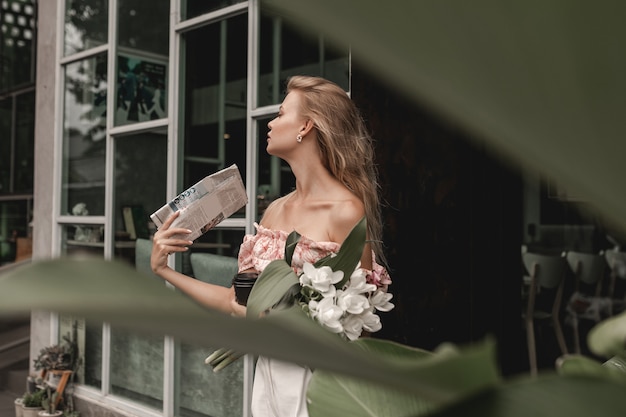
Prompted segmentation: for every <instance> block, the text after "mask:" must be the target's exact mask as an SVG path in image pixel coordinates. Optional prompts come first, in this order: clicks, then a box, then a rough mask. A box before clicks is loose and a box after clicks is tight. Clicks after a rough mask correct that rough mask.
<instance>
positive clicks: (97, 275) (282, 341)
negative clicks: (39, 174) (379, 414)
mask: <svg viewBox="0 0 626 417" xmlns="http://www.w3.org/2000/svg"><path fill="white" fill-rule="evenodd" d="M31 310H51V311H56V312H58V313H60V314H68V315H73V316H77V317H84V318H85V319H87V320H93V321H106V322H108V323H110V324H111V325H113V326H115V327H118V328H120V329H127V330H130V331H133V332H137V333H143V334H153V335H160V336H163V335H170V336H173V337H175V338H178V339H180V340H181V341H183V342H186V343H191V344H197V345H200V346H223V347H224V348H226V349H234V350H235V351H237V352H246V353H252V354H257V355H264V356H267V357H272V358H276V359H280V360H284V361H288V362H293V363H300V364H303V365H306V366H309V367H311V368H312V369H320V370H331V371H333V372H335V373H338V374H344V375H350V376H352V377H356V378H360V379H363V380H366V381H376V382H380V383H383V384H385V385H387V386H389V387H395V388H396V389H397V390H399V391H405V392H408V393H410V394H412V395H417V396H419V397H423V398H426V399H428V400H429V401H433V402H435V403H441V402H446V401H451V400H454V399H455V398H458V397H460V396H464V395H466V394H467V393H468V392H475V391H477V390H480V389H483V388H485V387H487V386H490V385H493V384H495V383H496V382H497V380H496V378H494V380H492V381H483V382H481V384H480V385H465V384H463V383H459V382H461V381H463V379H464V375H465V374H466V369H467V367H466V365H467V364H464V365H463V366H458V367H456V368H454V370H453V373H451V374H450V375H447V376H446V378H442V380H440V381H437V380H436V378H435V379H433V378H431V377H427V378H424V377H422V376H421V375H422V374H423V367H422V366H421V364H419V363H415V362H414V361H413V360H409V359H405V360H396V359H391V358H387V357H385V356H380V355H376V354H373V353H371V352H367V351H364V350H363V349H359V348H358V347H357V346H356V345H354V344H350V343H349V342H346V341H344V340H343V339H341V338H340V337H338V336H337V335H334V334H332V333H330V332H328V331H326V330H324V329H323V328H322V327H321V326H319V325H318V324H317V323H315V322H314V321H313V320H311V319H310V318H308V317H307V316H306V315H305V314H304V313H303V312H302V311H301V310H299V309H291V310H285V311H275V312H272V314H270V315H269V316H268V317H266V318H263V319H255V320H252V319H240V318H234V317H231V316H229V315H226V314H222V313H219V312H215V311H211V310H208V309H206V308H204V307H202V306H200V305H198V304H197V303H195V302H194V301H192V300H191V299H190V298H188V297H187V296H185V295H183V294H181V293H179V292H177V291H174V290H171V289H169V288H167V287H166V286H165V285H164V284H163V282H161V281H158V280H155V279H154V278H153V277H149V276H147V275H144V274H142V273H140V272H138V271H137V270H135V269H134V268H133V267H131V266H130V265H127V264H123V263H120V262H117V261H105V260H102V259H100V258H97V259H91V258H82V259H78V258H75V259H56V260H51V261H40V262H34V263H32V264H30V265H27V266H24V267H20V268H17V269H15V270H13V271H11V272H9V273H7V274H5V275H2V276H0V315H13V314H28V313H29V312H30V311H31ZM298 311H299V312H298ZM294 312H295V313H297V314H295V313H294ZM485 356H486V357H489V358H491V361H485V360H484V359H483V357H485ZM461 358H463V355H461ZM472 358H476V363H477V364H480V366H481V367H483V366H485V364H486V363H487V364H488V366H489V368H490V369H491V372H492V374H493V375H496V374H497V372H496V366H495V355H494V347H493V344H492V343H487V344H485V345H484V346H482V348H481V349H479V350H476V349H475V348H472V349H470V350H468V353H467V358H465V359H461V361H462V362H463V360H465V361H467V362H472V361H473V359H472ZM453 360H454V359H453ZM462 362H461V363H459V365H461V364H462ZM470 369H472V367H470Z"/></svg>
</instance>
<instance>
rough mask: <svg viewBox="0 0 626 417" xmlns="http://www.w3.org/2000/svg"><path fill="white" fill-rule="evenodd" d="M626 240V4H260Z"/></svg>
mask: <svg viewBox="0 0 626 417" xmlns="http://www.w3.org/2000/svg"><path fill="white" fill-rule="evenodd" d="M261 5H262V7H264V8H267V9H268V10H271V11H272V12H274V13H276V14H278V15H279V16H286V17H287V18H289V19H290V21H292V22H298V27H300V28H303V29H310V30H314V31H318V32H322V33H324V35H325V38H326V39H329V40H330V41H334V42H335V43H336V44H339V45H342V46H348V45H349V46H350V48H351V53H352V55H353V56H354V57H355V60H356V61H358V62H359V63H360V64H362V65H364V66H365V67H366V68H369V70H371V71H372V72H373V73H374V74H376V75H377V76H379V77H380V78H381V79H382V80H384V81H385V82H386V83H388V84H389V85H391V86H392V87H395V88H397V89H398V91H401V92H402V93H403V94H404V95H405V96H406V97H408V98H411V99H413V100H414V101H415V102H417V103H420V104H423V105H425V106H427V107H429V108H430V109H432V110H433V111H434V112H435V113H437V114H439V115H441V116H442V117H443V118H444V119H447V120H450V121H451V122H452V123H454V124H456V125H459V126H460V127H461V128H463V129H465V130H467V131H468V132H469V133H470V134H471V136H472V137H473V138H475V140H477V141H478V142H480V143H482V142H485V143H486V144H487V145H489V149H491V151H492V152H493V153H494V155H495V156H496V157H500V158H506V159H508V160H509V161H510V162H511V163H512V164H514V165H521V166H524V167H526V168H529V169H531V170H533V171H536V172H541V173H543V174H545V175H547V176H548V177H549V178H550V179H553V180H556V181H557V182H558V184H559V185H560V186H562V187H565V188H566V189H567V190H568V191H570V192H571V193H573V194H575V195H579V196H582V198H583V199H584V200H585V201H589V202H590V204H591V206H592V207H594V208H595V209H596V210H597V212H598V213H600V214H601V215H602V216H603V217H604V220H605V222H606V224H607V225H609V226H613V227H616V228H618V229H621V230H622V231H625V230H626V218H625V217H624V213H626V193H623V192H622V189H623V178H624V177H625V175H626V164H624V163H623V159H624V155H625V154H626V141H624V140H623V135H624V131H626V118H625V117H624V114H626V99H625V97H626V77H624V75H623V74H625V73H626V54H624V53H623V39H626V26H625V25H624V24H623V18H624V16H625V15H626V2H623V1H621V0H601V1H599V2H589V1H585V0H550V1H544V0H527V1H513V2H511V1H508V2H503V1H499V0H473V1H466V0H440V1H436V0H415V1H403V0H388V1H386V2H381V1H377V0H342V1H340V2H337V1H334V0H318V1H315V2H312V1H305V0H261Z"/></svg>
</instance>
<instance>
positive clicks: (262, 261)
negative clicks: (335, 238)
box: [238, 223, 391, 287]
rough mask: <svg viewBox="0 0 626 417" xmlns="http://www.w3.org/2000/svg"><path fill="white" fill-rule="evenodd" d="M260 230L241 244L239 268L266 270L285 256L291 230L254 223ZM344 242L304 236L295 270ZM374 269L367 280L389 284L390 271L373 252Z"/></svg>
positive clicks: (296, 252)
mask: <svg viewBox="0 0 626 417" xmlns="http://www.w3.org/2000/svg"><path fill="white" fill-rule="evenodd" d="M254 227H256V229H257V233H256V234H254V235H246V236H244V238H243V242H242V243H241V247H240V248H239V257H238V258H239V271H240V272H243V271H247V270H249V269H254V270H256V271H258V272H263V270H264V269H265V267H266V266H267V265H268V264H269V263H270V262H272V261H273V260H275V259H283V258H284V257H285V243H286V242H287V237H288V236H289V233H287V232H285V231H282V230H272V229H268V228H266V227H263V226H261V225H260V224H257V223H255V224H254ZM340 247H341V245H340V244H339V243H336V242H316V241H314V240H311V239H309V238H307V237H306V236H301V237H300V240H299V241H298V244H297V245H296V249H295V250H294V253H293V258H292V262H291V265H292V267H293V269H294V271H295V273H296V275H300V274H301V273H302V266H303V265H304V263H305V262H309V263H315V262H316V261H318V260H319V259H321V258H323V257H325V256H327V255H329V254H332V253H337V252H338V251H339V248H340ZM372 259H373V261H372V266H373V271H371V273H370V274H369V275H368V281H369V282H370V283H372V284H377V286H379V287H383V286H384V287H386V286H387V285H389V284H391V280H390V279H389V275H388V274H387V271H386V270H385V268H383V267H382V266H381V265H378V264H377V263H376V261H375V260H374V255H373V253H372Z"/></svg>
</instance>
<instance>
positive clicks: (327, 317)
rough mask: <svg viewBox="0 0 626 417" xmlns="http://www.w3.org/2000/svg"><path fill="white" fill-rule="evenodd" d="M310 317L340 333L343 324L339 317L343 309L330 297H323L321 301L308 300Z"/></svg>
mask: <svg viewBox="0 0 626 417" xmlns="http://www.w3.org/2000/svg"><path fill="white" fill-rule="evenodd" d="M309 310H310V313H311V317H312V318H314V319H316V320H317V321H319V322H320V323H321V324H322V325H324V326H325V327H327V328H328V330H330V331H331V332H333V333H341V332H342V331H343V326H342V325H341V323H340V321H339V319H340V318H341V316H342V315H343V311H342V310H341V309H340V308H339V307H337V306H336V305H335V303H334V300H333V298H332V297H328V298H324V299H322V300H321V301H314V300H311V301H309Z"/></svg>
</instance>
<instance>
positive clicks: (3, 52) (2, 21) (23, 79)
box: [0, 0, 37, 91]
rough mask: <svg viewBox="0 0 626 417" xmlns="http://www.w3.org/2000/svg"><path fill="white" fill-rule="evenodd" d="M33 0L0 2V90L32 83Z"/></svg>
mask: <svg viewBox="0 0 626 417" xmlns="http://www.w3.org/2000/svg"><path fill="white" fill-rule="evenodd" d="M36 7H37V6H36V2H35V0H21V1H15V0H14V1H6V0H5V1H2V2H0V58H1V61H0V91H6V90H10V89H13V88H15V87H18V86H20V85H24V84H28V83H34V82H35V71H34V67H35V55H36V53H35V52H36V47H35V32H36V30H35V15H36Z"/></svg>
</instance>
